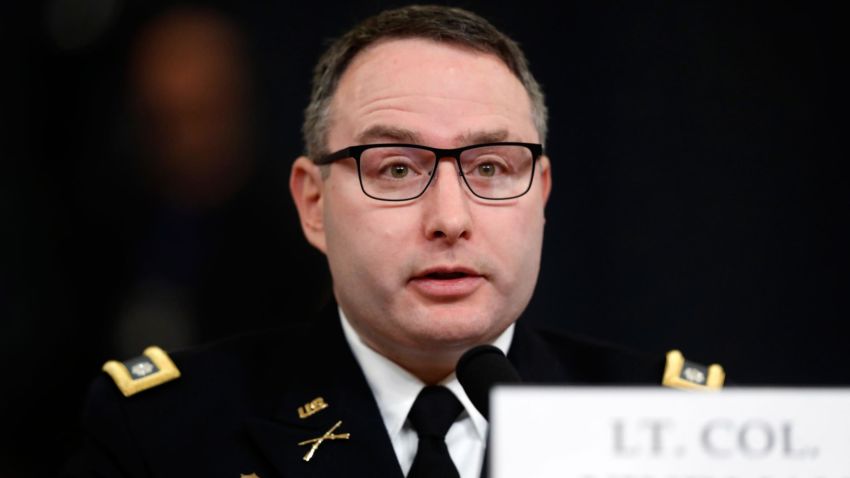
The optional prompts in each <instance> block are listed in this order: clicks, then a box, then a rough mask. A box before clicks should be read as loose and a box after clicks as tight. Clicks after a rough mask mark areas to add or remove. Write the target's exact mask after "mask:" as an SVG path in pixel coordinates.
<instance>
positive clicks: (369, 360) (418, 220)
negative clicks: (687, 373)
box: [83, 7, 663, 478]
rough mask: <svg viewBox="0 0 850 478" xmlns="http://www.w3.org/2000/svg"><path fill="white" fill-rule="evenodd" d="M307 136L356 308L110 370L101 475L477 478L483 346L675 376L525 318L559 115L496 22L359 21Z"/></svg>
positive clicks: (571, 368)
mask: <svg viewBox="0 0 850 478" xmlns="http://www.w3.org/2000/svg"><path fill="white" fill-rule="evenodd" d="M304 134H305V141H306V146H307V154H306V156H303V157H300V158H298V159H297V160H296V161H295V163H294V165H293V167H292V173H291V177H290V188H291V191H292V195H293V198H294V200H295V204H296V206H297V209H298V212H299V215H300V218H301V225H302V228H303V230H304V234H305V236H306V238H307V240H308V241H309V242H310V243H311V244H312V245H314V246H315V247H316V248H318V249H319V250H321V251H322V252H323V253H324V254H325V255H326V256H327V259H328V264H329V266H330V270H331V274H332V277H333V283H334V288H333V291H334V298H335V299H336V304H335V305H332V306H330V307H328V308H327V310H326V311H325V313H324V314H323V315H322V317H321V318H317V319H316V320H314V321H312V322H311V323H309V324H306V325H304V326H301V327H297V328H296V327H291V328H287V329H284V330H282V331H280V332H278V333H276V334H266V335H264V336H261V337H251V338H244V339H239V340H234V341H229V342H225V343H222V344H217V345H212V346H209V347H206V348H203V349H200V350H195V351H190V352H184V353H179V354H175V355H174V358H173V363H172V362H171V361H170V360H169V358H168V357H167V356H166V355H165V354H164V353H163V352H161V351H159V350H155V349H150V350H148V351H147V352H146V355H145V356H143V357H140V358H137V359H133V360H131V361H128V362H124V363H123V364H121V363H118V362H111V363H109V364H107V366H106V367H105V369H106V370H107V371H108V372H109V373H110V375H112V377H113V378H114V379H115V382H116V383H117V384H118V385H119V387H116V386H115V385H114V384H113V383H111V382H110V381H109V380H107V379H103V380H101V381H99V382H98V383H97V384H96V385H95V387H94V390H93V392H92V398H91V400H90V405H89V412H88V415H87V423H88V426H89V429H90V431H91V447H90V450H89V451H88V456H87V457H85V459H84V460H83V461H84V462H85V463H86V464H85V467H88V471H87V472H88V473H92V474H97V475H103V476H237V474H240V475H242V476H261V477H269V476H285V477H295V476H340V475H341V476H377V477H382V476H393V477H401V476H410V477H423V476H438V475H439V476H446V477H450V476H462V477H464V478H472V477H477V476H480V474H481V471H482V464H483V460H484V452H485V444H486V436H487V435H486V434H487V422H486V420H485V419H484V418H483V417H482V415H481V414H480V413H479V412H478V411H477V410H476V409H475V407H474V406H472V404H471V403H470V401H469V399H468V398H467V397H466V394H465V393H464V391H463V389H462V388H461V387H460V386H459V384H458V383H457V380H456V378H455V377H454V369H455V365H456V363H457V361H458V358H459V357H460V356H461V355H462V354H463V352H464V351H466V350H468V349H470V348H471V347H473V346H476V345H480V344H494V345H496V346H497V347H499V348H501V349H502V350H505V351H507V352H508V355H509V357H510V359H511V361H512V362H513V363H514V365H515V366H516V367H517V369H518V370H519V373H520V375H521V376H522V378H523V379H524V380H526V381H529V382H573V383H600V382H604V383H611V382H618V383H658V382H660V380H661V373H662V368H663V361H662V360H661V359H660V358H659V359H658V360H654V359H641V358H639V357H635V356H632V355H628V354H624V353H622V352H619V351H616V350H613V349H610V348H607V347H603V346H600V345H595V344H590V343H586V342H583V341H578V340H575V339H570V338H566V337H555V336H544V335H536V334H532V333H531V332H529V331H527V330H525V329H524V328H523V327H522V324H518V325H515V322H516V320H517V319H518V318H519V316H520V315H521V314H522V312H523V310H524V309H525V307H526V305H527V304H528V301H529V300H530V298H531V295H532V291H533V290H534V285H535V282H536V279H537V275H538V269H539V264H540V254H541V247H542V238H543V225H544V222H545V220H544V206H545V204H546V200H547V198H548V196H549V193H550V190H551V185H552V181H551V165H550V160H549V158H548V157H546V156H545V155H544V154H543V153H542V146H541V144H542V143H543V141H544V140H545V135H546V109H545V106H544V103H543V95H542V93H541V91H540V88H539V86H538V85H537V83H536V81H535V80H534V78H533V77H532V76H531V73H530V72H529V71H528V68H527V65H526V61H525V58H524V56H523V54H522V52H521V51H520V50H519V48H518V47H517V45H516V44H515V43H514V42H513V41H512V40H510V39H509V38H507V37H506V36H504V35H503V34H502V33H500V32H499V31H497V30H496V29H495V28H494V27H493V26H491V25H490V24H489V23H487V22H486V21H485V20H483V19H482V18H480V17H478V16H476V15H474V14H472V13H469V12H466V11H463V10H458V9H452V8H446V7H406V8H402V9H398V10H392V11H386V12H383V13H381V14H379V15H378V16H376V17H373V18H370V19H368V20H366V21H365V22H363V23H362V24H360V25H358V26H357V27H355V28H354V29H353V30H352V31H350V32H348V33H347V34H346V35H344V36H343V37H341V38H340V39H339V40H337V41H336V42H335V43H334V44H333V45H332V46H331V47H330V48H329V50H328V51H327V52H326V53H325V55H324V56H323V57H322V59H321V60H320V62H319V64H318V66H317V68H316V72H315V78H314V84H313V94H312V98H311V103H310V106H309V107H308V109H307V112H306V119H305V126H304ZM175 364H176V366H175ZM178 369H179V372H178ZM178 375H179V378H177V377H178ZM434 385H439V386H438V387H435V386H434ZM119 388H120V390H121V391H122V392H124V395H132V396H129V397H126V398H125V397H124V396H122V394H121V393H119ZM136 393H138V395H136ZM443 414H446V415H447V416H448V419H447V420H446V422H445V424H444V425H442V429H441V430H437V431H434V430H430V429H428V430H426V429H427V428H429V426H431V425H433V423H431V422H436V421H438V417H439V416H441V415H443ZM436 428H440V427H436Z"/></svg>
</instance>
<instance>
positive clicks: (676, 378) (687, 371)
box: [661, 350, 726, 390]
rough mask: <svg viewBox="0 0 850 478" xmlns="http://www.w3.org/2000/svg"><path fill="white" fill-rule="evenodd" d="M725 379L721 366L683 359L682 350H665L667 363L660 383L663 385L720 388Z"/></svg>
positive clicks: (696, 388)
mask: <svg viewBox="0 0 850 478" xmlns="http://www.w3.org/2000/svg"><path fill="white" fill-rule="evenodd" d="M725 380H726V372H724V371H723V367H721V366H720V365H718V364H716V363H714V364H711V365H709V366H707V367H706V366H705V365H702V364H698V363H696V362H691V361H689V360H685V357H684V356H683V355H682V352H680V351H678V350H671V351H669V352H667V365H666V366H665V367H664V378H663V379H662V380H661V384H662V385H664V386H665V387H671V388H682V389H690V390H720V389H721V388H723V382H724V381H725Z"/></svg>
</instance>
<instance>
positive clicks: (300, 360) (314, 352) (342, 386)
mask: <svg viewBox="0 0 850 478" xmlns="http://www.w3.org/2000/svg"><path fill="white" fill-rule="evenodd" d="M671 357H672V361H671V360H670V358H669V357H668V358H666V359H665V357H654V356H641V355H637V354H634V353H630V352H626V351H623V350H620V349H617V348H614V347H611V346H608V345H604V344H601V343H594V342H590V341H587V340H584V339H579V338H575V337H571V336H566V335H562V334H552V333H538V332H533V331H531V330H529V329H528V328H526V327H525V326H524V325H523V323H522V321H521V320H520V321H519V322H518V323H517V326H516V329H515V332H514V337H513V341H512V343H511V347H510V350H509V353H508V359H509V360H510V361H511V362H512V363H513V365H514V366H515V367H516V369H517V371H518V372H519V374H520V376H521V377H522V379H523V381H524V382H527V383H540V384H555V383H558V384H620V385H651V384H660V383H661V382H662V377H664V376H665V375H666V377H665V378H664V380H666V381H668V382H670V380H673V382H675V381H677V380H678V381H679V382H681V383H683V384H685V385H686V386H687V385H688V384H690V385H692V386H696V387H704V386H706V382H707V381H708V379H707V376H708V375H712V374H710V373H709V369H708V368H705V367H702V366H699V365H697V364H691V363H690V362H686V361H684V360H683V359H681V355H678V356H677V355H676V354H675V353H674V354H672V355H671ZM104 369H105V370H106V371H108V372H109V374H108V375H107V374H103V376H101V377H99V378H98V379H96V381H95V383H94V384H93V385H92V388H91V391H90V396H89V400H88V404H87V407H86V410H85V414H84V426H85V429H86V434H87V437H86V447H85V449H84V450H83V451H82V453H81V454H80V455H79V456H78V457H76V459H75V460H74V461H73V462H72V463H71V464H70V466H69V470H68V472H67V476H79V477H83V476H98V477H128V478H129V477H133V478H136V477H139V478H141V477H190V476H191V477H194V476H197V477H219V476H220V477H228V478H239V477H252V476H256V477H261V478H271V477H283V478H295V477H299V478H300V477H338V476H368V477H378V478H380V477H392V478H402V477H403V474H402V470H401V467H400V466H399V463H398V460H397V459H396V456H395V454H394V451H393V448H392V444H391V442H390V439H389V436H388V435H387V431H386V428H385V427H384V425H383V422H382V419H381V415H380V412H379V409H378V406H377V403H376V402H375V399H374V397H373V395H372V392H371V390H370V388H369V385H368V384H367V382H366V379H365V378H364V375H363V372H362V371H361V369H360V366H359V365H358V363H357V361H356V360H355V358H354V356H353V355H352V352H351V349H350V348H349V345H348V343H347V342H346V340H345V337H344V335H343V332H342V327H341V324H340V319H339V315H338V313H337V309H336V306H331V307H327V308H326V309H325V311H324V313H322V314H321V315H320V316H318V317H317V318H316V320H315V321H312V322H308V323H304V324H299V325H294V326H288V327H285V328H281V329H280V330H277V331H275V332H272V333H262V334H254V335H250V336H244V337H240V338H235V339H229V340H227V341H223V342H219V343H216V344H212V345H208V346H204V347H201V348H196V349H192V350H188V351H183V352H178V353H175V354H173V356H171V357H169V356H168V355H166V354H165V353H164V352H162V351H160V350H159V349H156V348H150V349H148V350H146V352H145V355H143V356H142V357H138V358H136V359H132V360H129V361H126V362H123V363H119V362H110V363H108V364H107V365H106V366H105V367H104ZM712 371H714V370H713V369H712ZM699 374H703V376H702V377H700V376H699ZM714 375H716V374H714ZM687 376H691V378H702V379H703V380H702V382H703V383H698V382H699V381H698V380H692V379H688V378H687ZM694 384H696V385H694ZM308 455H309V456H308Z"/></svg>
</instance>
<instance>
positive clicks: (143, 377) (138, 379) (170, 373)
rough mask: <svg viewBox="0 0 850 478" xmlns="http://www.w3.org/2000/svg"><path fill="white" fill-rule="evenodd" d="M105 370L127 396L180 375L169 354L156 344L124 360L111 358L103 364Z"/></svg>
mask: <svg viewBox="0 0 850 478" xmlns="http://www.w3.org/2000/svg"><path fill="white" fill-rule="evenodd" d="M103 371H104V372H106V373H108V374H109V376H110V377H112V380H114V381H115V385H118V388H119V389H120V390H121V393H122V394H124V396H125V397H129V396H131V395H135V394H137V393H139V392H141V391H144V390H147V389H149V388H153V387H156V386H157V385H160V384H163V383H165V382H169V381H171V380H174V379H175V378H177V377H179V376H180V371H179V370H177V367H176V366H175V365H174V362H172V361H171V359H170V358H169V357H168V354H166V353H165V352H164V351H163V350H162V349H161V348H159V347H156V346H152V347H148V348H146V349H145V351H144V352H143V353H142V355H139V356H138V357H135V358H132V359H130V360H126V361H124V362H118V361H117V360H110V361H109V362H106V363H105V364H103Z"/></svg>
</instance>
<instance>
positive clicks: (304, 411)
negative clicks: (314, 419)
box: [298, 397, 328, 419]
mask: <svg viewBox="0 0 850 478" xmlns="http://www.w3.org/2000/svg"><path fill="white" fill-rule="evenodd" d="M326 408H328V404H327V403H325V399H324V398H322V397H316V398H314V399H313V400H312V401H311V402H310V403H305V404H304V405H302V406H300V407H298V418H301V419H304V418H307V417H309V416H310V415H313V414H314V413H318V412H321V411H322V410H324V409H326Z"/></svg>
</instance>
